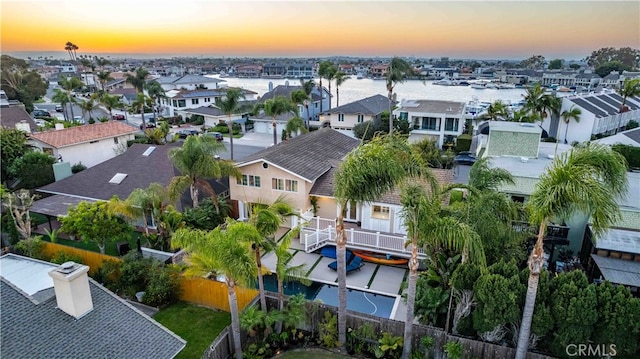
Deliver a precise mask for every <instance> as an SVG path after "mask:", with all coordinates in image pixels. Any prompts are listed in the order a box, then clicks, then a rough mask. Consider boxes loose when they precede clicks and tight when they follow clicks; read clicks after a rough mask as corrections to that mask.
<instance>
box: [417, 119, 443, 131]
mask: <svg viewBox="0 0 640 359" xmlns="http://www.w3.org/2000/svg"><path fill="white" fill-rule="evenodd" d="M421 129H422V130H432V131H440V125H439V124H438V119H437V118H435V117H423V118H422V128H421Z"/></svg>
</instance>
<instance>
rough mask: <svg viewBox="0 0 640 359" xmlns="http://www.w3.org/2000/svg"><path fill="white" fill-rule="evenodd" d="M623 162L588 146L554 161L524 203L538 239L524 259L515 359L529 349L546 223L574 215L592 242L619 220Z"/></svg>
mask: <svg viewBox="0 0 640 359" xmlns="http://www.w3.org/2000/svg"><path fill="white" fill-rule="evenodd" d="M627 186H628V184H627V170H626V163H625V160H624V158H623V157H622V156H621V155H620V154H618V153H617V152H615V151H613V150H611V148H609V147H607V146H603V145H599V144H589V145H585V146H578V147H575V148H573V149H572V150H571V151H570V152H568V153H567V152H565V153H563V154H561V155H560V156H559V157H557V158H556V159H555V160H554V162H553V164H552V165H551V167H550V168H549V169H548V171H547V172H545V173H544V174H543V175H542V176H541V177H540V181H539V182H538V184H537V185H536V188H535V190H534V192H533V193H532V194H531V197H530V199H529V202H528V207H529V209H530V211H531V222H532V223H539V229H538V238H537V241H536V244H535V245H534V247H533V250H532V252H531V256H530V257H529V280H528V286H527V295H526V302H525V306H524V310H523V313H522V322H521V325H520V332H519V338H518V346H517V350H516V358H518V359H524V358H525V356H526V353H527V348H528V346H529V336H530V333H531V321H532V318H533V309H534V305H535V300H536V293H537V288H538V281H539V276H540V272H541V270H542V267H543V264H544V249H543V240H544V235H545V233H546V229H547V222H548V221H551V220H552V219H553V218H556V217H560V218H567V217H569V216H570V215H571V214H573V213H574V212H576V211H579V212H584V213H586V214H588V215H590V216H591V221H592V228H593V232H594V234H595V236H596V237H598V236H600V235H602V234H603V233H604V232H605V231H606V229H607V228H608V227H610V226H611V225H612V224H614V223H615V222H616V221H617V220H618V218H620V209H619V207H618V204H617V202H616V200H617V199H618V198H619V197H622V196H624V195H626V191H627Z"/></svg>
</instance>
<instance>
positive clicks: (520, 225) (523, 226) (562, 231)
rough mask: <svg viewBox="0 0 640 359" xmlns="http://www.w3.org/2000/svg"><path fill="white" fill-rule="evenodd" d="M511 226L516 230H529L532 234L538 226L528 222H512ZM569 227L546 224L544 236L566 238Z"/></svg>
mask: <svg viewBox="0 0 640 359" xmlns="http://www.w3.org/2000/svg"><path fill="white" fill-rule="evenodd" d="M513 228H514V229H515V230H516V231H518V232H529V233H531V235H532V236H535V235H536V234H537V233H538V226H531V224H530V223H528V222H513ZM569 229H570V228H569V227H567V226H559V225H555V224H551V225H548V226H547V233H546V234H545V238H549V239H567V238H569Z"/></svg>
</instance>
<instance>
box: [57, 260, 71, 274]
mask: <svg viewBox="0 0 640 359" xmlns="http://www.w3.org/2000/svg"><path fill="white" fill-rule="evenodd" d="M75 265H76V264H75V263H74V262H64V263H62V264H61V265H60V266H59V267H58V268H56V270H57V271H58V272H60V273H64V274H69V273H71V272H73V267H74V266H75Z"/></svg>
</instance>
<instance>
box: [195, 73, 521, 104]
mask: <svg viewBox="0 0 640 359" xmlns="http://www.w3.org/2000/svg"><path fill="white" fill-rule="evenodd" d="M207 76H210V77H213V78H217V79H220V76H219V75H207ZM221 80H224V81H226V82H225V85H227V86H231V87H240V88H244V89H246V90H251V91H254V92H257V93H258V96H262V95H264V94H265V93H266V92H268V91H269V83H272V84H273V87H276V86H278V85H285V84H286V83H287V82H288V83H289V84H290V85H299V84H300V81H299V80H294V79H290V80H287V79H262V78H235V77H226V78H222V79H221ZM317 82H318V79H316V83H317ZM322 84H323V86H324V87H326V88H328V85H327V82H326V80H323V82H322ZM394 92H395V93H396V96H397V97H396V99H397V100H398V101H400V100H403V99H406V100H408V99H411V100H444V101H458V102H469V101H474V100H477V101H480V102H494V101H496V100H501V101H503V102H505V103H517V102H519V101H521V100H522V99H523V95H524V93H525V90H524V89H503V90H497V89H473V88H471V87H469V86H442V85H434V84H433V81H425V82H422V81H418V80H408V81H405V82H403V83H399V84H397V85H396V87H395V90H394ZM331 93H332V99H331V107H332V108H333V107H336V102H337V97H336V87H335V83H333V84H332V86H331ZM376 94H380V95H384V96H386V95H387V89H386V85H385V81H384V80H372V79H360V80H358V79H356V77H355V76H353V77H351V78H350V79H349V80H347V81H345V82H344V83H343V84H342V86H340V104H341V105H344V104H347V103H350V102H354V101H357V100H360V99H363V98H366V97H369V96H373V95H376Z"/></svg>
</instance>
